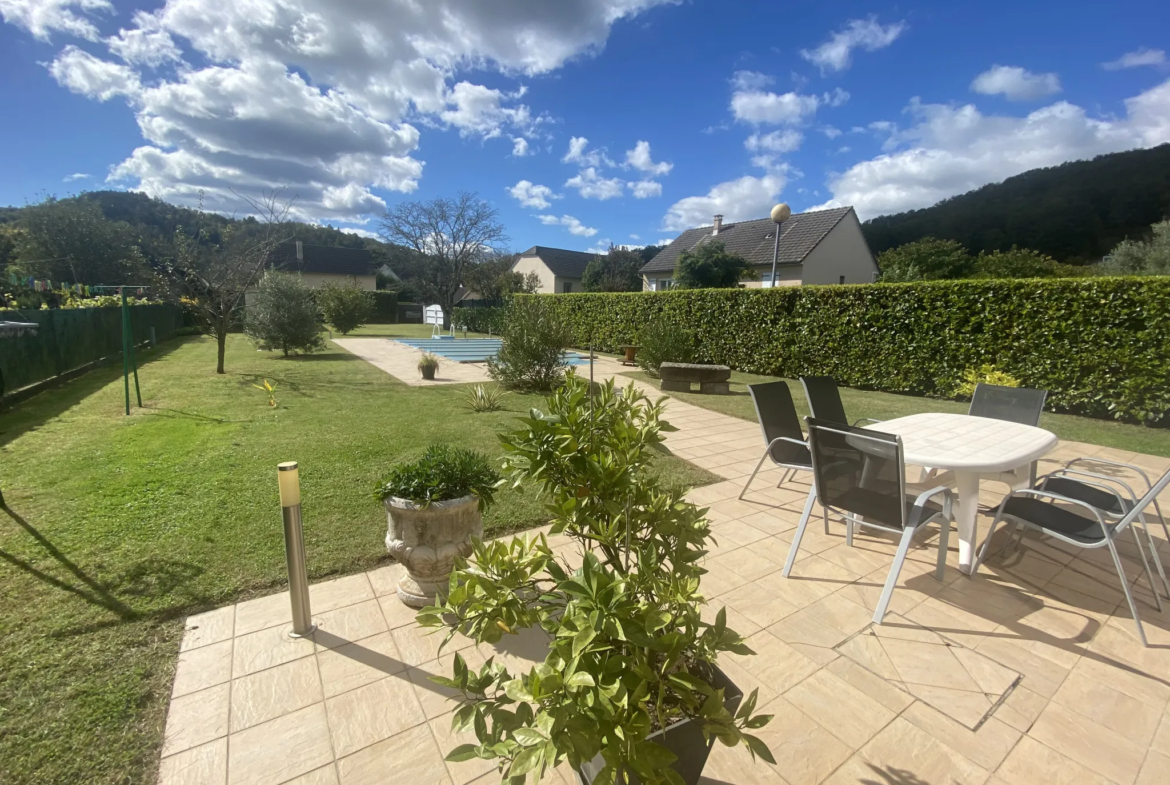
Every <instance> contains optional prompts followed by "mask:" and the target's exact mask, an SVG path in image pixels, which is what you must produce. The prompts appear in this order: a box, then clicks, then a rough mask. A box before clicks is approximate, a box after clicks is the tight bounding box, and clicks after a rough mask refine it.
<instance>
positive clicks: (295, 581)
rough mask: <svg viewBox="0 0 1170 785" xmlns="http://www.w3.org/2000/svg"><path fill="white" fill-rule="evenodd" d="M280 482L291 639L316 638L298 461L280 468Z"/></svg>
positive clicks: (283, 464)
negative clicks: (313, 635) (290, 603)
mask: <svg viewBox="0 0 1170 785" xmlns="http://www.w3.org/2000/svg"><path fill="white" fill-rule="evenodd" d="M276 469H277V472H276V476H277V479H278V480H279V481H280V512H281V514H282V515H283V516H284V553H285V557H286V558H287V560H288V594H289V598H290V600H291V601H292V622H293V626H292V632H290V633H289V636H290V637H293V638H303V637H305V636H306V635H312V634H313V632H314V630H316V629H317V625H315V624H313V614H312V611H311V610H310V609H309V571H308V569H307V568H306V567H305V536H304V532H303V530H302V528H301V478H300V474H299V472H298V471H297V462H296V461H286V462H285V463H281V464H277V466H276Z"/></svg>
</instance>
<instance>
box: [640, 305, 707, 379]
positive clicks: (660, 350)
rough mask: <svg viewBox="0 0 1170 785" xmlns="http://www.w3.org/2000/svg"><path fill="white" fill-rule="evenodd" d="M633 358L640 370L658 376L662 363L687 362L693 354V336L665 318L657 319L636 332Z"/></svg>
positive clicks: (691, 358) (692, 357)
mask: <svg viewBox="0 0 1170 785" xmlns="http://www.w3.org/2000/svg"><path fill="white" fill-rule="evenodd" d="M638 343H639V345H640V348H639V349H638V353H637V355H635V360H636V361H637V363H638V365H639V366H640V367H641V368H642V370H644V371H646V373H648V374H650V375H651V376H653V377H654V378H655V379H657V378H658V369H659V368H660V367H662V364H663V363H689V362H691V360H693V359H694V356H695V336H694V333H692V332H691V331H690V330H687V329H685V328H683V327H680V326H679V325H677V324H673V323H671V322H670V321H668V320H666V319H657V320H655V321H653V322H650V324H648V325H646V326H645V327H643V328H642V331H641V332H639V333H638Z"/></svg>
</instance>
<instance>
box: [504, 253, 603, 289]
mask: <svg viewBox="0 0 1170 785" xmlns="http://www.w3.org/2000/svg"><path fill="white" fill-rule="evenodd" d="M593 256H594V255H593V254H591V253H584V252H583V251H566V250H565V249H563V248H545V247H544V246H543V245H534V246H532V247H531V248H529V249H528V250H527V251H525V252H524V253H522V254H520V258H519V259H517V260H516V263H515V264H513V265H512V271H513V272H517V273H520V274H522V275H527V274H528V273H536V276H537V277H538V278H539V279H540V288H539V289H538V290H537V291H538V292H540V293H541V294H570V293H572V292H582V291H584V289H582V288H581V276H583V275H584V274H585V265H587V264H589V262H590V260H592V259H593Z"/></svg>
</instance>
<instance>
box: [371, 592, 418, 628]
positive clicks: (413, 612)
mask: <svg viewBox="0 0 1170 785" xmlns="http://www.w3.org/2000/svg"><path fill="white" fill-rule="evenodd" d="M378 605H379V606H381V608H382V618H384V619H385V620H386V628H387V629H389V630H396V629H398V628H399V627H407V626H414V625H417V624H418V609H416V608H412V607H410V606H409V605H407V604H405V603H404V602H403V601H402V600H400V599H398V589H397V588H394V589H391V590H390V591H389V592H388V593H386V594H383V595H379V596H378Z"/></svg>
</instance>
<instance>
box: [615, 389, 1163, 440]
mask: <svg viewBox="0 0 1170 785" xmlns="http://www.w3.org/2000/svg"><path fill="white" fill-rule="evenodd" d="M626 375H627V376H631V377H633V378H635V379H641V380H642V381H646V382H650V383H652V384H654V385H655V386H657V384H658V380H656V379H652V378H650V376H649V375H648V374H647V373H646V372H645V371H633V370H631V371H628V372H627V373H626ZM774 381H778V380H777V378H776V377H772V376H758V375H755V374H750V373H740V372H738V371H733V372H732V374H731V395H700V394H698V393H675V392H672V393H668V395H670V396H671V397H673V398H678V399H679V400H680V401H685V402H686V403H692V404H694V405H696V406H702V407H703V408H706V409H711V410H712V411H717V412H722V413H723V414H729V415H731V416H732V417H739V418H741V419H744V420H751V421H752V422H756V419H757V418H756V411H755V408H754V407H753V406H752V399H751V395H749V394H748V390H747V385H749V384H756V383H759V382H774ZM784 381H786V382H788V388H789V389H790V390H791V391H792V398H793V400H794V401H795V403H796V411H797V413H798V414H799V415H800V417H801V419H802V421H803V418H804V417H805V416H806V415H807V414H808V413H809V410H808V404H807V403H806V402H805V398H804V390H803V389H801V386H800V382H799V381H794V380H791V379H785V380H784ZM841 401H842V402H843V403H844V404H845V412H846V414H848V415H849V417H850V419H852V420H857V419H860V418H862V417H873V418H874V419H878V420H892V419H894V418H895V417H905V416H906V415H908V414H917V413H919V412H957V413H966V411H967V406H968V404H967V403H966V402H960V401H947V400H942V399H939V398H919V397H917V396H913V395H896V394H894V393H883V392H872V391H869V390H854V389H850V388H848V387H842V388H841ZM1040 427H1041V428H1046V429H1048V430H1050V431H1052V432H1053V433H1055V434H1056V435H1057V436H1058V437H1060V438H1061V439H1069V440H1071V441H1077V442H1088V443H1089V444H1099V445H1102V446H1105V447H1114V448H1116V449H1118V450H1127V451H1132V452H1140V453H1146V454H1147V455H1159V456H1162V457H1164V458H1170V430H1167V429H1160V428H1146V427H1143V426H1141V425H1131V424H1129V423H1122V422H1114V421H1112V420H1097V419H1093V418H1091V417H1077V416H1074V415H1071V414H1052V413H1051V412H1044V413H1043V414H1042V415H1041V416H1040Z"/></svg>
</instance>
